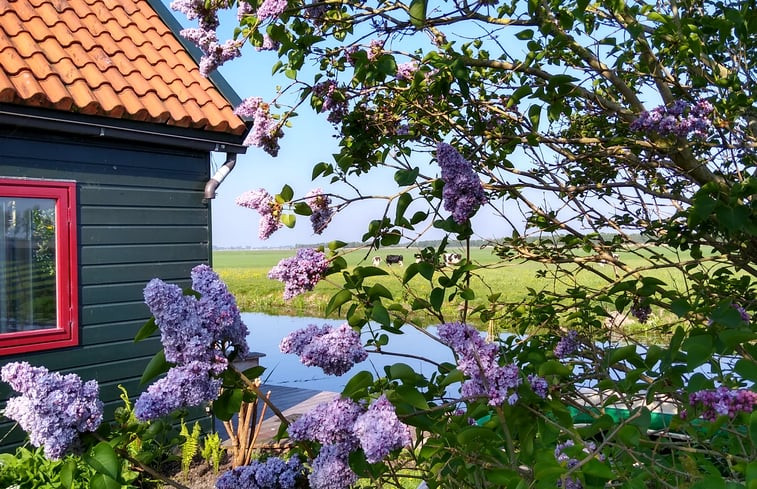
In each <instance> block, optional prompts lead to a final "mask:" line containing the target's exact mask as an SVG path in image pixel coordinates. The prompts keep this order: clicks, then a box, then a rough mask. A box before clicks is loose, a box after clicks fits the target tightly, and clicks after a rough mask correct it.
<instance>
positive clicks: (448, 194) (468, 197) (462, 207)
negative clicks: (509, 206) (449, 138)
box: [436, 143, 486, 224]
mask: <svg viewBox="0 0 757 489" xmlns="http://www.w3.org/2000/svg"><path fill="white" fill-rule="evenodd" d="M436 160H437V161H438V162H439V166H440V167H441V170H442V180H443V181H444V190H442V198H443V199H444V209H445V210H447V211H449V212H452V219H454V220H455V222H456V223H458V224H463V223H465V222H466V221H467V220H468V219H469V218H470V217H471V216H472V215H473V214H474V213H475V212H476V210H477V209H478V208H479V206H481V205H483V204H485V203H486V194H485V193H484V187H483V185H481V180H479V178H478V175H477V174H476V172H474V171H473V168H472V166H471V164H470V162H468V161H467V160H466V159H465V158H463V157H462V155H461V154H460V153H458V152H457V150H456V149H455V148H453V147H452V146H450V145H449V144H447V143H439V144H438V145H437V147H436Z"/></svg>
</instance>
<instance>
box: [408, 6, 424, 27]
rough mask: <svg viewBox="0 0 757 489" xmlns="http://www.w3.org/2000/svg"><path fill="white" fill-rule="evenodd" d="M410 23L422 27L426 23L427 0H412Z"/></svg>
mask: <svg viewBox="0 0 757 489" xmlns="http://www.w3.org/2000/svg"><path fill="white" fill-rule="evenodd" d="M409 11H410V23H411V24H413V26H414V27H416V28H418V29H421V28H422V27H423V25H424V24H425V23H426V0H412V1H411V2H410V8H409Z"/></svg>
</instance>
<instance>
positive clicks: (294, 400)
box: [216, 384, 339, 446]
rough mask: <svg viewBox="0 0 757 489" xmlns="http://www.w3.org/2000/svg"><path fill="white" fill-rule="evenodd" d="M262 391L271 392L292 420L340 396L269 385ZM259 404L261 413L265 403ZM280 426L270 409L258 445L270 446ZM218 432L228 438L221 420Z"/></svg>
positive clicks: (331, 393)
mask: <svg viewBox="0 0 757 489" xmlns="http://www.w3.org/2000/svg"><path fill="white" fill-rule="evenodd" d="M260 390H261V391H262V392H263V393H268V392H270V393H271V397H270V399H271V402H272V403H273V404H274V405H275V406H276V407H277V408H278V409H279V410H280V411H281V412H282V414H284V416H286V418H287V419H290V420H294V419H296V418H298V417H299V416H301V415H302V414H304V413H306V412H307V411H309V410H310V409H312V408H314V407H315V406H317V405H318V404H321V403H323V402H328V401H331V400H332V399H334V398H336V397H338V396H339V394H338V393H337V392H329V391H319V390H314V389H302V388H299V387H285V386H281V385H269V384H264V385H261V386H260ZM259 404H260V405H259V406H258V412H260V410H261V407H262V404H263V403H262V402H260V403H259ZM280 425H281V421H280V420H279V418H278V417H277V416H276V415H274V414H273V412H272V411H271V410H270V409H266V410H265V414H264V416H263V424H262V426H261V428H260V433H259V435H258V440H257V443H256V445H258V446H261V445H266V444H269V443H270V442H271V441H272V440H273V438H274V437H275V436H276V433H278V431H279V427H280ZM216 430H217V431H218V434H219V435H221V438H223V439H227V438H228V435H227V433H226V430H225V428H224V427H223V424H222V423H221V421H220V420H216Z"/></svg>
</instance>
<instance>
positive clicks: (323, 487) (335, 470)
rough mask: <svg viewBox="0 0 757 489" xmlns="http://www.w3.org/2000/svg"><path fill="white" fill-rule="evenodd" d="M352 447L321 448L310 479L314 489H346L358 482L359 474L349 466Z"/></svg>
mask: <svg viewBox="0 0 757 489" xmlns="http://www.w3.org/2000/svg"><path fill="white" fill-rule="evenodd" d="M349 454H350V447H349V446H346V445H345V444H342V443H340V444H335V445H327V446H324V447H322V448H321V451H320V452H319V453H318V456H317V457H316V458H315V459H314V460H313V471H312V472H311V473H310V476H309V477H308V481H309V482H310V487H311V488H312V489H344V488H345V487H351V486H352V484H354V483H355V482H357V474H355V472H353V471H352V469H351V468H350V464H349V460H348V458H349Z"/></svg>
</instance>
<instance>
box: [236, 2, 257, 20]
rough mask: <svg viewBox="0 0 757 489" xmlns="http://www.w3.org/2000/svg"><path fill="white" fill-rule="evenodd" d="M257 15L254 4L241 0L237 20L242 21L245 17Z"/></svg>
mask: <svg viewBox="0 0 757 489" xmlns="http://www.w3.org/2000/svg"><path fill="white" fill-rule="evenodd" d="M253 13H255V10H254V9H253V8H252V4H250V3H248V2H247V0H239V5H238V6H237V20H238V21H241V20H242V19H243V18H244V17H245V15H250V14H253Z"/></svg>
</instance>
